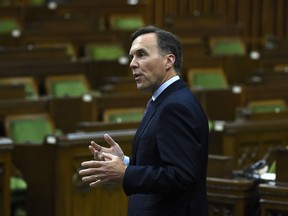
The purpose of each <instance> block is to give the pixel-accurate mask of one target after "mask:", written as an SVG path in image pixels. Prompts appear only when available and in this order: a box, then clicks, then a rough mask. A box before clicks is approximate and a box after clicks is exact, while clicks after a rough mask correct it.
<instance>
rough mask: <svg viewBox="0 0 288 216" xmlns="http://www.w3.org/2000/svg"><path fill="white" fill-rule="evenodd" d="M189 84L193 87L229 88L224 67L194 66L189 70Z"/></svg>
mask: <svg viewBox="0 0 288 216" xmlns="http://www.w3.org/2000/svg"><path fill="white" fill-rule="evenodd" d="M187 81H188V85H189V86H190V87H191V88H203V89H225V88H228V83H227V80H226V76H225V74H224V72H223V69H222V68H219V67H216V68H192V69H190V70H188V72H187Z"/></svg>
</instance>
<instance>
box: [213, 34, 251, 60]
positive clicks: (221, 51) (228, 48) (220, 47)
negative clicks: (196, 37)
mask: <svg viewBox="0 0 288 216" xmlns="http://www.w3.org/2000/svg"><path fill="white" fill-rule="evenodd" d="M209 46H210V50H211V54H212V55H214V56H225V55H226V56H227V55H245V54H246V47H245V44H244V42H243V40H242V39H241V38H235V37H217V38H211V39H210V41H209Z"/></svg>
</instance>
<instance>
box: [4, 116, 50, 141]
mask: <svg viewBox="0 0 288 216" xmlns="http://www.w3.org/2000/svg"><path fill="white" fill-rule="evenodd" d="M5 130H6V133H7V136H8V137H10V138H11V139H12V140H13V143H15V144H21V143H31V144H42V143H43V141H44V139H45V137H46V136H47V135H49V134H54V132H55V127H54V123H53V121H52V120H51V118H50V116H49V115H48V114H46V113H39V114H22V115H11V116H6V117H5Z"/></svg>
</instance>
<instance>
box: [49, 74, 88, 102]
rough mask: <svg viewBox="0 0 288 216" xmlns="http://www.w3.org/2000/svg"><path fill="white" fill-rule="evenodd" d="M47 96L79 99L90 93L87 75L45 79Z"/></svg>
mask: <svg viewBox="0 0 288 216" xmlns="http://www.w3.org/2000/svg"><path fill="white" fill-rule="evenodd" d="M45 86H46V91H47V94H49V95H51V96H53V97H67V96H69V97H79V96H82V95H83V94H86V93H89V92H90V85H89V83H88V81H87V79H86V77H85V75H82V74H79V75H63V76H49V77H47V78H46V79H45Z"/></svg>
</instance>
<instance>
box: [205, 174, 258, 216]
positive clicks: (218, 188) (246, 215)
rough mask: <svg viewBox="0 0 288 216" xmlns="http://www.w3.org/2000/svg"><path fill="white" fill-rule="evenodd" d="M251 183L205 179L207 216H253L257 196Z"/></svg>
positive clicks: (243, 180) (246, 181)
mask: <svg viewBox="0 0 288 216" xmlns="http://www.w3.org/2000/svg"><path fill="white" fill-rule="evenodd" d="M254 189H255V184H254V182H253V181H250V180H245V179H242V180H241V179H240V180H233V179H223V178H211V177H208V178H207V195H208V205H209V215H210V216H216V215H233V216H255V215H257V214H256V210H257V209H256V208H255V207H256V205H255V204H256V203H257V196H256V195H255V190H254Z"/></svg>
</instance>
